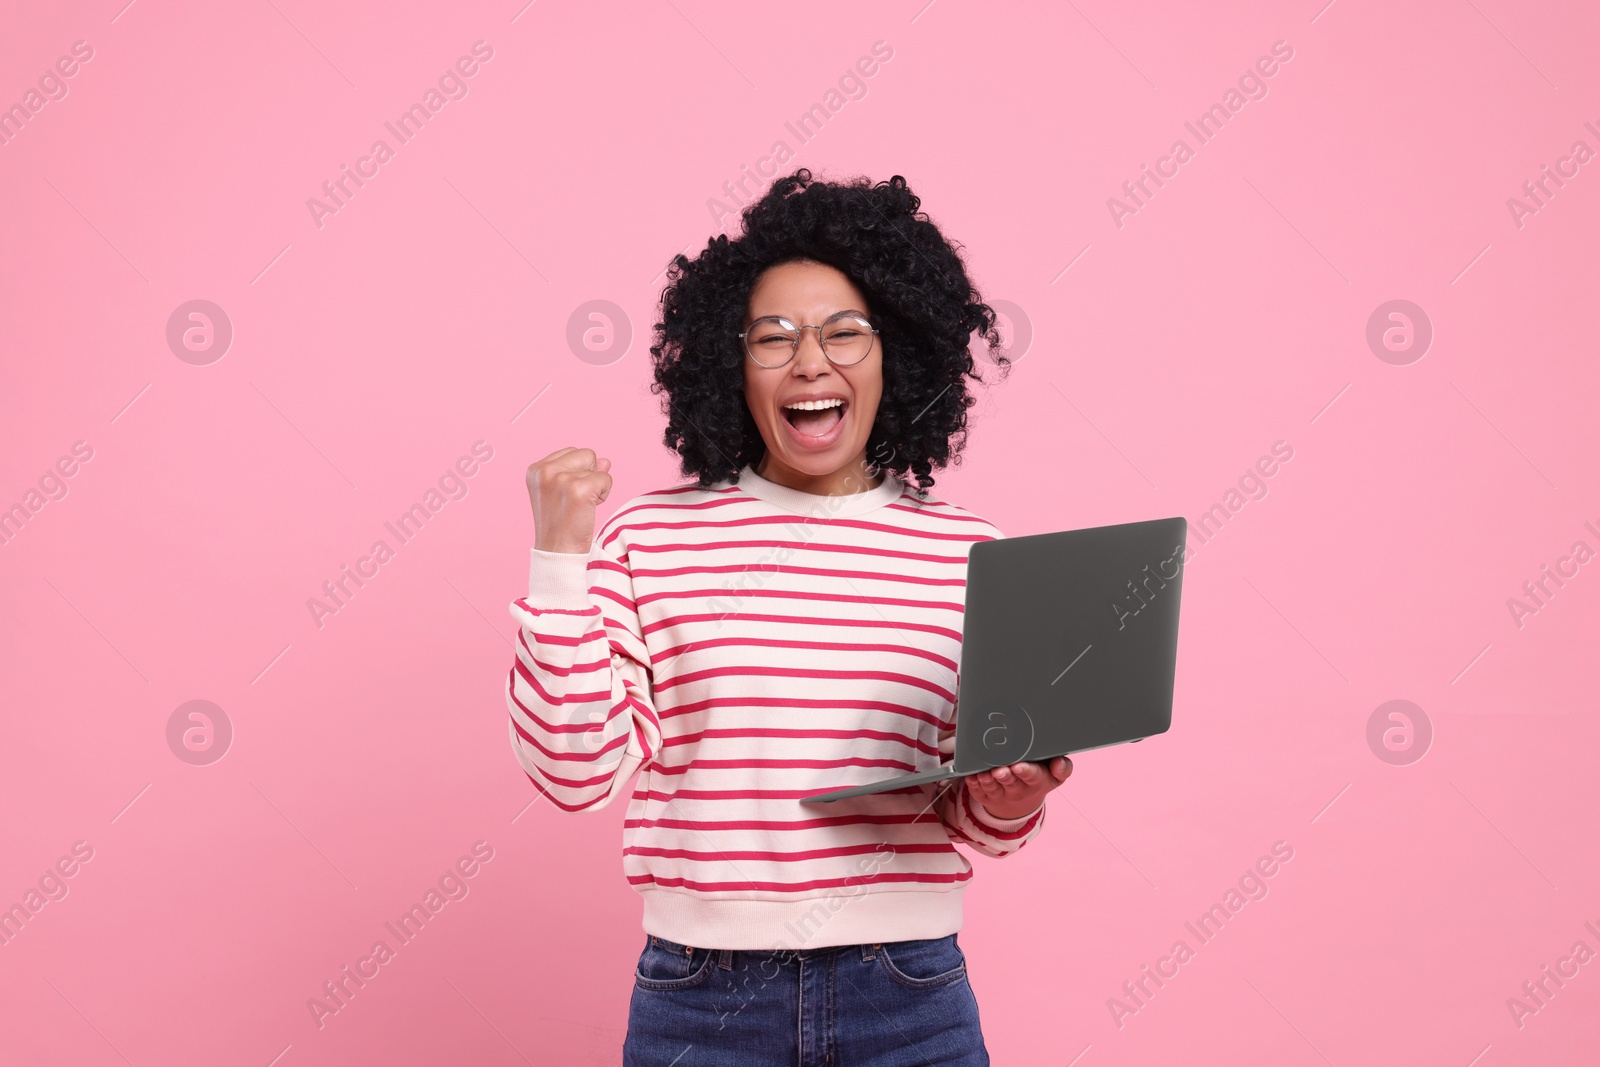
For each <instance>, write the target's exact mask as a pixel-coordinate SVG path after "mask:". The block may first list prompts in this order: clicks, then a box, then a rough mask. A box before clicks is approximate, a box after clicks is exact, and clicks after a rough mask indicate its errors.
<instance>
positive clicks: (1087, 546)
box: [801, 516, 1189, 804]
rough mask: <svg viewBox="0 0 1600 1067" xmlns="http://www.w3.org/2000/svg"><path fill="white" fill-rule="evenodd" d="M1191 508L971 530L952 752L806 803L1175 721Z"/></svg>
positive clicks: (1109, 740) (1141, 733)
mask: <svg viewBox="0 0 1600 1067" xmlns="http://www.w3.org/2000/svg"><path fill="white" fill-rule="evenodd" d="M1188 526H1189V524H1188V521H1187V520H1185V519H1184V518H1183V517H1181V516H1178V517H1175V518H1170V519H1150V520H1147V521H1145V522H1128V523H1121V524H1119V525H1115V526H1095V527H1091V528H1089V529H1084V530H1063V531H1061V532H1058V533H1044V534H1032V535H1029V536H1026V537H1006V538H1001V539H999V540H994V541H978V542H975V543H974V544H973V546H972V548H971V550H970V551H969V553H968V555H967V587H966V608H965V611H964V616H963V619H964V621H963V625H962V630H963V636H962V642H961V691H960V693H959V694H958V704H957V708H958V710H957V714H956V733H955V753H954V759H952V760H951V761H950V762H949V763H946V764H943V765H942V766H941V767H940V768H939V769H938V770H933V771H924V772H921V773H916V774H904V775H900V776H898V777H895V778H888V779H885V780H883V781H878V782H870V783H868V784H865V785H853V786H849V787H848V788H843V789H835V790H832V791H830V792H826V793H818V794H816V795H814V796H809V797H804V798H802V800H801V803H802V804H821V803H830V802H832V801H835V800H845V799H847V798H850V797H859V796H866V795H868V794H870V793H882V792H885V791H887V790H891V789H905V788H907V787H909V786H919V785H923V784H926V783H928V782H942V781H947V780H949V779H952V778H961V777H964V776H966V775H969V774H976V773H978V772H979V771H985V770H992V769H993V768H995V767H1000V766H1003V765H1006V764H1010V763H1017V762H1019V761H1021V760H1033V761H1036V762H1040V763H1048V762H1049V761H1050V760H1052V759H1054V758H1055V757H1056V756H1066V755H1070V754H1072V753H1074V752H1085V751H1087V750H1089V749H1093V748H1104V747H1105V746H1107V745H1117V744H1121V743H1123V742H1125V741H1142V740H1143V739H1144V738H1146V737H1150V736H1151V735H1153V734H1159V733H1164V732H1166V730H1167V729H1168V728H1169V727H1171V725H1172V691H1173V681H1174V677H1175V670H1176V667H1177V659H1178V605H1179V602H1180V600H1181V594H1182V592H1183V557H1184V543H1185V541H1186V539H1187V536H1188Z"/></svg>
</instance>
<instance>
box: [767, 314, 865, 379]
mask: <svg viewBox="0 0 1600 1067" xmlns="http://www.w3.org/2000/svg"><path fill="white" fill-rule="evenodd" d="M803 330H816V331H817V343H818V344H820V345H821V346H822V354H823V355H824V356H826V357H827V359H828V362H829V363H832V364H833V365H834V366H835V367H849V366H852V365H854V364H856V363H860V362H861V361H862V360H864V359H866V358H867V356H868V355H869V354H870V353H871V352H872V346H873V338H874V337H875V336H876V335H877V332H878V331H877V330H876V329H875V328H874V327H873V325H872V323H871V321H869V320H868V319H867V317H866V316H865V315H863V314H862V313H861V312H859V311H836V312H834V313H833V314H832V315H829V316H828V320H827V321H826V322H824V323H823V324H822V325H821V326H796V325H795V324H794V323H792V322H790V321H789V320H788V319H786V318H783V317H782V316H781V315H768V316H766V317H765V318H760V319H757V320H756V321H754V322H752V323H751V324H750V325H749V327H748V328H746V329H744V330H742V331H740V333H739V335H738V336H739V338H740V340H741V341H743V342H744V350H745V354H746V355H748V356H749V357H750V358H751V359H752V360H754V361H755V363H756V365H757V366H760V367H768V368H772V367H781V366H783V365H784V364H786V363H788V362H789V361H790V360H792V359H793V358H794V357H795V354H796V353H797V352H799V351H800V334H801V331H803Z"/></svg>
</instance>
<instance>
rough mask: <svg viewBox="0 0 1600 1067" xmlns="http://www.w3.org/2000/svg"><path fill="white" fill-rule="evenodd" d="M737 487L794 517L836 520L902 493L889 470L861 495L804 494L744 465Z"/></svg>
mask: <svg viewBox="0 0 1600 1067" xmlns="http://www.w3.org/2000/svg"><path fill="white" fill-rule="evenodd" d="M737 488H739V489H742V490H744V491H745V493H746V494H748V495H750V496H753V497H755V498H756V499H758V500H764V501H766V502H767V503H768V504H771V505H773V506H774V507H777V508H781V509H783V510H784V511H789V512H793V513H794V514H796V515H809V516H812V517H813V518H817V519H840V518H847V517H852V516H856V515H864V514H866V513H867V512H869V511H876V510H877V509H878V508H881V507H885V506H887V505H889V504H892V503H894V502H895V501H896V500H899V499H900V497H901V495H902V494H903V493H904V492H905V483H904V482H902V481H901V480H900V479H899V478H897V477H895V475H894V474H893V473H892V472H890V471H884V472H883V481H882V482H881V483H880V484H879V485H878V486H877V487H876V488H873V489H868V490H867V491H866V492H864V493H841V494H839V495H837V496H829V495H827V494H824V493H807V492H803V491H801V490H799V489H791V488H790V487H789V486H787V485H779V484H778V483H777V482H773V481H768V480H767V479H766V478H763V477H761V475H759V474H757V473H756V472H755V467H753V466H752V465H750V464H746V465H745V466H744V468H743V469H742V470H740V471H739V481H738V484H737Z"/></svg>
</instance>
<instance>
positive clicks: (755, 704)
mask: <svg viewBox="0 0 1600 1067" xmlns="http://www.w3.org/2000/svg"><path fill="white" fill-rule="evenodd" d="M919 206H920V201H919V200H918V199H917V197H916V196H914V195H913V194H912V192H911V190H910V189H909V188H908V187H907V185H906V182H905V180H904V179H903V178H901V177H899V176H898V175H897V176H895V177H894V178H892V179H890V180H889V181H887V182H882V183H879V184H878V185H876V186H873V185H871V184H870V183H869V182H867V181H865V180H857V181H855V182H853V183H840V184H834V183H828V182H820V181H814V180H813V179H812V176H811V174H810V172H809V171H807V170H805V169H801V170H798V171H796V172H795V173H794V174H793V175H790V176H787V177H783V178H780V179H778V180H777V181H776V182H774V183H773V185H772V187H771V189H770V191H769V192H768V193H767V195H766V196H765V197H764V198H763V199H762V200H760V201H758V202H756V203H753V204H751V205H750V206H749V207H748V208H746V210H745V212H744V232H743V234H742V235H741V236H740V237H739V238H738V239H737V240H731V241H730V240H729V239H728V238H727V237H725V236H719V237H717V238H716V239H715V240H713V241H711V242H710V243H709V244H708V245H707V247H706V249H705V251H704V252H702V253H701V254H700V256H699V257H698V258H696V259H694V260H692V261H691V260H689V259H687V258H686V257H684V256H681V255H680V256H679V257H677V259H676V260H675V261H674V263H673V265H672V267H671V268H670V269H669V272H668V285H667V287H666V289H665V291H664V292H663V294H662V301H661V316H660V321H659V322H658V323H657V324H656V327H655V330H656V343H655V344H654V345H653V346H652V348H651V350H650V351H651V353H652V355H653V356H654V361H655V385H654V390H655V391H656V392H657V393H660V394H662V395H663V396H664V403H663V409H664V412H665V414H666V415H667V429H666V435H665V440H666V444H667V445H668V447H670V448H672V449H674V450H675V451H676V452H677V455H678V457H679V461H680V466H681V469H682V471H683V473H684V474H685V475H686V476H690V477H693V478H694V479H695V481H694V482H693V483H692V484H689V485H683V486H678V487H675V488H670V489H664V490H661V491H659V492H654V493H647V494H645V495H644V496H640V497H637V498H635V499H634V500H631V501H629V502H628V503H627V504H626V505H625V506H623V507H622V508H621V509H620V510H618V511H617V512H616V514H614V515H613V516H612V517H611V518H610V520H608V521H607V522H606V523H605V525H604V526H603V527H602V528H601V529H600V530H599V535H598V537H596V529H595V524H596V508H597V507H598V505H599V504H600V503H602V502H603V501H604V500H605V498H606V495H607V493H608V492H609V491H610V488H611V474H610V468H611V465H610V462H609V461H608V460H606V459H604V458H601V457H598V456H597V455H596V454H595V453H594V452H593V451H591V450H589V449H586V448H563V449H559V450H558V451H556V452H553V453H551V454H550V455H548V456H546V457H545V458H544V459H541V460H539V461H538V462H537V463H534V464H533V465H532V466H531V467H529V468H528V475H527V483H528V493H529V497H530V499H531V501H532V505H533V515H534V528H535V541H534V548H533V549H532V552H531V564H530V576H529V583H528V596H527V597H526V598H522V599H518V600H517V601H515V602H514V603H513V604H512V607H511V611H512V614H513V616H514V617H515V618H516V619H517V620H518V622H519V623H520V625H521V635H520V636H521V641H520V645H519V648H518V650H517V662H516V664H515V665H514V667H513V668H512V671H511V673H510V676H509V678H508V680H507V701H508V704H509V707H510V712H511V743H512V747H513V748H514V750H515V752H516V755H517V759H518V761H519V762H520V763H521V765H522V767H523V769H524V770H525V771H526V772H527V775H528V777H529V778H530V780H531V781H532V782H533V784H534V786H535V788H537V789H538V790H539V791H540V792H541V793H542V794H544V795H545V796H546V797H548V798H549V799H550V801H551V802H552V803H554V804H555V805H556V806H557V807H558V808H561V809H562V810H565V811H578V810H589V809H594V808H599V807H603V806H604V805H606V804H608V803H610V802H611V801H612V800H613V799H615V798H616V797H617V796H619V795H621V794H622V793H623V792H624V791H625V790H626V789H627V788H628V783H629V781H630V780H631V779H632V777H633V774H634V772H635V771H636V770H640V771H642V773H641V774H640V777H639V780H638V783H637V784H636V785H635V786H634V787H633V789H632V792H631V793H629V796H628V811H627V820H626V822H625V830H624V846H625V847H624V849H623V861H624V862H623V866H624V870H625V872H626V874H627V876H628V880H629V882H630V883H631V884H632V885H633V886H634V887H635V888H636V889H637V890H638V891H639V892H640V894H641V896H642V898H643V900H644V930H645V933H646V939H645V944H644V949H643V952H642V954H641V956H640V959H639V966H638V971H637V974H636V976H635V987H634V992H633V999H632V1003H631V1007H630V1012H629V1019H628V1034H627V1039H626V1041H625V1043H624V1049H623V1058H624V1063H625V1064H629V1065H639V1067H644V1065H651V1067H654V1065H657V1064H660V1065H662V1067H665V1065H667V1064H674V1065H676V1067H695V1065H720V1064H729V1065H731V1064H735V1063H737V1064H739V1065H740V1067H745V1065H759V1064H768V1063H770V1064H780V1063H781V1064H794V1063H804V1064H811V1063H816V1064H824V1065H839V1067H867V1065H881V1067H891V1065H899V1064H923V1063H938V1064H962V1065H968V1064H986V1063H988V1062H989V1060H988V1054H987V1052H986V1051H985V1049H984V1044H983V1035H982V1032H981V1028H980V1026H979V1020H978V1007H977V1001H976V1000H975V998H974V996H973V992H972V988H971V985H970V983H969V982H968V981H967V976H966V961H965V957H964V956H963V954H962V952H961V949H960V947H959V946H958V945H957V943H956V932H957V931H958V930H959V929H960V927H961V922H962V913H961V904H962V896H963V892H964V890H965V888H966V884H967V881H968V879H969V878H970V877H971V874H972V866H971V864H970V863H969V862H968V861H967V860H966V858H965V857H964V856H963V855H962V854H961V853H959V852H957V851H956V849H955V847H954V843H955V842H960V843H962V844H965V845H967V846H968V847H970V848H973V849H975V850H977V851H979V852H982V853H985V854H987V855H990V856H1005V855H1008V854H1010V853H1012V852H1015V851H1016V850H1017V849H1019V848H1021V847H1022V846H1023V844H1025V843H1026V842H1027V841H1029V840H1030V839H1032V837H1033V836H1034V835H1036V834H1037V833H1038V832H1039V830H1040V828H1041V827H1042V826H1043V824H1044V798H1045V795H1046V793H1048V792H1049V790H1051V789H1053V788H1055V787H1056V786H1057V785H1059V784H1060V783H1061V782H1063V781H1065V780H1066V778H1067V776H1068V775H1069V774H1070V773H1071V770H1072V764H1071V761H1070V760H1068V759H1066V758H1064V757H1058V758H1057V759H1055V760H1054V761H1052V762H1051V764H1049V765H1048V766H1045V765H1041V764H1036V763H1017V764H1013V765H1012V766H1010V767H1001V768H997V769H995V770H994V771H993V772H992V773H991V772H983V773H981V774H976V775H970V776H967V777H966V778H964V779H960V780H958V781H957V782H956V783H954V784H953V785H952V783H949V782H946V783H942V784H941V787H940V789H939V790H938V791H935V790H934V789H933V787H931V786H927V785H924V786H920V787H908V788H906V789H903V790H898V791H891V792H885V793H880V794H877V795H873V796H867V797H858V798H855V799H852V800H845V801H836V802H834V803H831V804H815V805H807V804H802V803H800V798H802V797H805V796H808V795H811V794H814V793H819V792H824V791H826V790H828V789H833V788H838V787H842V786H846V785H851V784H857V783H863V782H870V781H876V780H879V779H882V778H885V777H888V776H891V775H892V774H895V773H899V772H913V771H921V770H929V769H932V768H933V767H936V766H937V765H938V763H939V762H940V759H941V757H944V758H948V757H949V756H950V754H951V752H952V751H953V745H954V723H955V704H956V692H957V681H958V677H957V662H958V659H959V655H960V645H961V612H962V587H963V585H964V583H965V576H966V554H967V550H968V549H969V548H970V547H971V545H972V544H973V542H976V541H982V540H988V539H992V538H996V537H999V536H1001V534H1000V532H999V531H998V530H996V529H995V528H994V527H993V526H991V525H990V524H989V523H987V522H985V521H984V520H982V519H980V518H978V517H977V516H974V515H972V514H970V513H968V512H966V511H964V510H962V509H961V508H958V507H956V506H954V505H952V504H948V503H945V502H943V501H941V500H938V499H937V498H935V497H934V496H933V495H932V494H930V493H929V492H928V488H929V487H930V486H931V485H932V484H933V478H932V471H933V469H934V468H936V467H943V466H945V465H946V464H947V463H949V462H950V461H951V460H952V459H954V458H955V457H956V456H958V455H959V452H960V450H961V446H962V444H963V443H964V439H965V430H966V411H967V408H968V407H969V406H971V404H972V403H973V402H974V401H973V399H972V398H971V396H970V394H969V392H968V382H969V379H970V380H974V381H975V380H977V375H976V373H975V369H974V364H973V360H972V358H971V356H970V354H969V353H968V351H967V346H968V342H969V341H970V339H971V335H972V334H973V332H974V331H977V332H979V333H980V334H981V335H982V336H983V337H984V338H985V340H986V341H987V342H988V344H989V349H990V352H991V353H992V355H993V357H994V359H995V362H996V363H997V364H998V365H999V366H1000V367H1001V370H1002V372H1004V370H1005V369H1006V362H1005V357H1004V354H1003V353H1002V352H1001V351H1000V345H1001V341H1000V337H999V334H998V332H997V331H995V329H994V321H995V316H994V312H993V310H992V309H990V308H989V307H988V306H987V305H986V304H984V303H982V302H981V300H980V298H979V294H978V293H977V291H976V290H975V289H974V287H973V286H972V284H971V283H970V282H969V281H968V279H967V275H966V271H965V268H964V266H963V264H962V262H961V259H960V257H959V256H958V254H957V253H956V251H955V250H954V249H953V248H952V247H951V245H950V244H949V243H948V242H947V241H946V240H945V238H944V237H943V236H942V235H941V233H940V232H939V230H938V228H937V227H936V226H935V225H934V224H933V223H932V222H931V221H929V220H928V218H927V216H926V215H923V214H920V213H919V212H918V208H919ZM904 479H912V480H914V481H915V483H916V487H915V488H913V487H912V486H911V485H910V484H908V482H907V481H906V480H904Z"/></svg>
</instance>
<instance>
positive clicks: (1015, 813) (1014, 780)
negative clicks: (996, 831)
mask: <svg viewBox="0 0 1600 1067" xmlns="http://www.w3.org/2000/svg"><path fill="white" fill-rule="evenodd" d="M1071 774H1072V761H1071V760H1070V759H1068V758H1067V757H1066V756H1057V757H1056V758H1055V759H1053V760H1051V761H1050V763H1049V764H1048V766H1047V765H1046V764H1043V763H1033V762H1030V761H1028V760H1024V761H1022V762H1021V763H1011V764H1007V765H1006V766H1003V767H996V768H994V769H993V770H989V771H979V772H978V773H977V774H969V775H967V776H966V783H967V789H968V790H969V791H970V792H971V793H972V799H973V800H976V801H978V802H979V803H980V804H982V805H983V806H984V809H985V810H986V811H988V813H989V814H990V815H993V816H994V817H995V818H996V819H1020V818H1022V817H1023V816H1024V815H1032V814H1033V813H1034V812H1035V811H1037V810H1038V808H1039V805H1040V804H1043V803H1044V798H1045V795H1046V794H1047V793H1049V792H1050V790H1052V789H1054V788H1055V787H1056V786H1058V785H1060V784H1061V783H1062V782H1064V781H1066V780H1067V778H1068V776H1069V775H1071Z"/></svg>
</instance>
